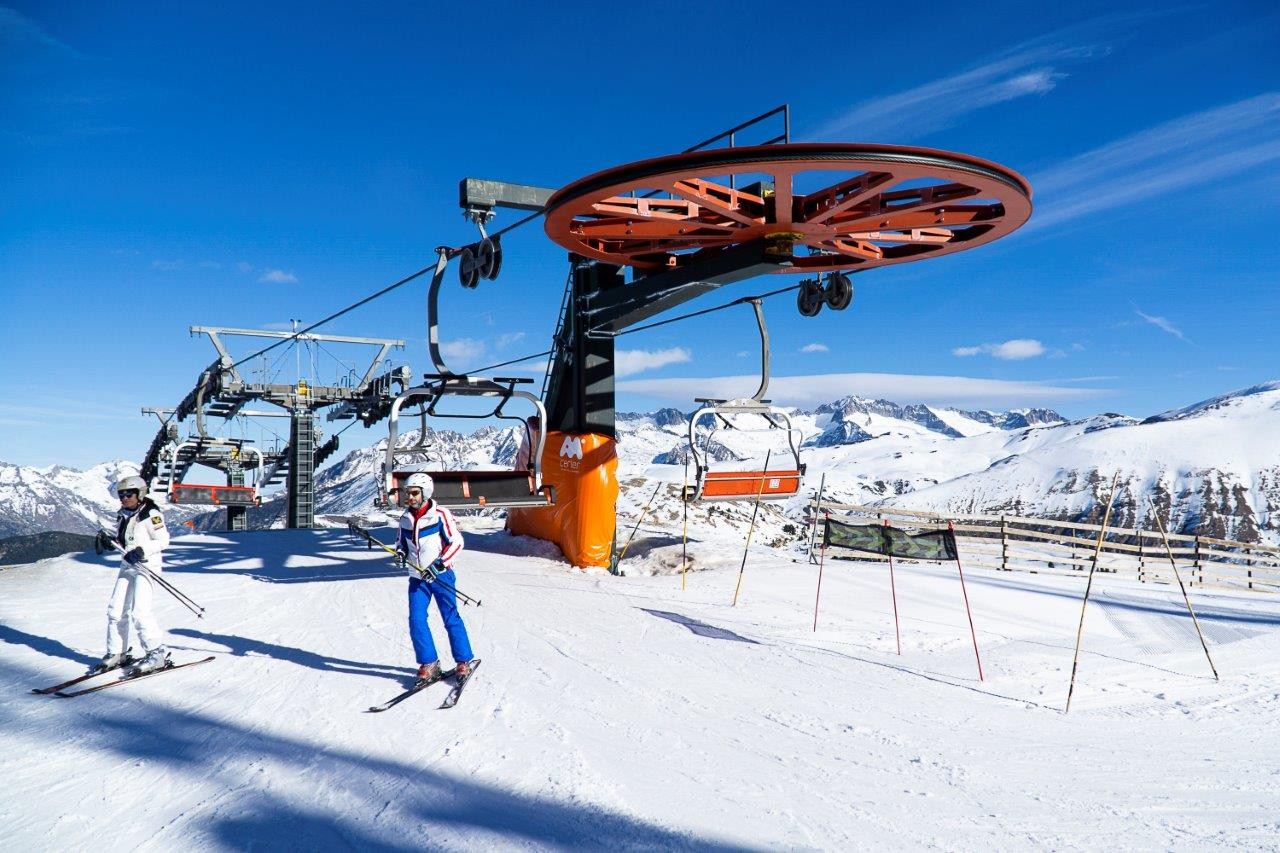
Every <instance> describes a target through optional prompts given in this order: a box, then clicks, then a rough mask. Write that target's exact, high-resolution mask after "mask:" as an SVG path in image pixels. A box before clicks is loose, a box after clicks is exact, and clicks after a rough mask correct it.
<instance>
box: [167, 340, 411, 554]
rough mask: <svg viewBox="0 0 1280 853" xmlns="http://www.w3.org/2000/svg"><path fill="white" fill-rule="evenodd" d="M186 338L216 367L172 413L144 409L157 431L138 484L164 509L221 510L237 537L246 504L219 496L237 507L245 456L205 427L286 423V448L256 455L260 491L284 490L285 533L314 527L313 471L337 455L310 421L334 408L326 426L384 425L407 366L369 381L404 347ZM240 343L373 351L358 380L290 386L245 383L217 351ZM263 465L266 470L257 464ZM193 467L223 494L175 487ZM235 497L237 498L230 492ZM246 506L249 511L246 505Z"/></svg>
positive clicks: (238, 445)
mask: <svg viewBox="0 0 1280 853" xmlns="http://www.w3.org/2000/svg"><path fill="white" fill-rule="evenodd" d="M191 334H192V335H197V334H205V335H208V336H209V339H210V341H211V342H212V343H213V346H214V348H215V349H216V350H217V351H218V359H217V360H216V361H214V362H213V363H212V364H211V365H210V366H209V367H208V368H206V369H205V370H204V371H203V372H202V373H201V374H200V378H199V380H198V381H197V383H196V387H195V388H194V389H193V390H192V391H191V392H189V393H188V394H187V396H186V397H185V398H184V399H183V401H182V402H181V403H180V404H179V405H178V407H177V408H175V409H144V410H143V411H144V413H146V412H149V413H153V414H156V415H158V416H160V417H161V426H160V431H159V432H158V433H157V435H156V437H155V439H154V440H153V441H152V444H151V448H150V449H149V450H148V452H147V455H146V458H145V459H144V461H143V464H142V472H141V473H142V476H143V477H144V478H145V479H147V480H148V481H149V482H150V481H152V480H157V481H159V483H160V488H159V489H156V491H162V492H164V493H166V494H167V495H168V496H169V499H170V501H172V502H177V503H196V504H201V505H210V506H224V505H225V506H226V507H227V529H228V530H240V529H244V527H245V525H246V511H247V505H248V504H247V503H238V504H236V505H232V504H231V503H229V502H227V501H225V500H220V497H221V496H222V493H223V489H224V488H225V489H226V493H227V494H228V495H234V496H237V499H239V498H240V497H241V496H242V495H243V493H244V492H246V491H250V490H248V489H246V488H245V486H244V481H245V470H244V465H243V461H242V454H243V452H244V451H246V450H250V449H251V448H250V447H249V446H248V445H249V444H250V443H249V442H248V441H246V440H243V439H222V438H216V437H214V436H211V435H210V434H209V432H208V430H207V428H206V420H207V419H208V418H211V417H219V418H222V419H223V420H224V421H226V420H229V419H230V418H232V417H235V416H237V415H244V416H249V417H288V418H289V444H288V446H286V447H284V448H282V449H279V450H278V451H275V452H272V453H270V454H263V453H262V452H261V451H258V450H257V449H256V448H253V449H252V452H253V453H256V454H258V460H259V462H260V473H259V475H258V482H257V486H258V487H259V488H260V487H262V486H266V485H272V484H274V483H278V482H281V481H282V480H283V481H284V482H285V491H286V496H287V506H286V512H285V524H286V526H287V527H289V528H310V527H313V526H314V525H315V471H316V468H317V467H318V466H319V465H320V464H321V463H323V462H324V460H325V459H326V458H327V457H328V456H329V455H330V454H332V453H334V452H336V451H337V449H338V441H337V436H336V435H335V436H334V437H333V438H331V439H330V440H329V441H328V442H325V443H324V444H320V443H319V439H320V436H321V433H320V429H319V427H318V426H317V424H316V415H317V413H318V412H319V411H320V410H322V409H324V408H326V407H330V406H333V407H335V408H333V409H332V410H331V411H330V412H329V419H330V420H341V419H348V420H350V419H358V420H360V421H361V422H363V423H364V424H365V425H366V426H368V425H370V424H372V423H375V422H376V421H378V420H380V419H382V418H384V417H386V415H387V412H388V411H389V410H390V406H391V402H392V401H393V400H394V399H395V396H396V393H395V389H396V387H397V386H398V387H399V388H400V390H403V389H404V388H405V387H406V386H407V385H408V384H409V379H410V376H411V375H412V374H411V371H410V369H409V367H408V366H407V365H405V366H402V367H399V368H395V369H392V370H388V371H386V372H385V373H383V374H381V375H378V376H375V375H374V372H375V371H376V370H377V368H378V365H379V364H381V363H382V361H383V359H384V358H386V356H387V354H388V353H389V352H390V351H391V349H392V348H397V349H404V346H405V342H404V341H402V340H391V339H384V338H365V337H350V336H345V335H320V334H314V333H310V332H305V331H304V332H275V331H265V330H261V329H234V328H226V327H214V326H192V327H191ZM226 335H236V336H245V337H256V338H267V339H275V340H277V341H278V342H283V341H285V340H293V341H298V342H301V341H309V342H317V343H320V342H325V343H330V342H331V343H343V344H367V345H373V346H377V347H379V349H378V353H377V355H376V356H374V358H373V360H372V361H371V362H370V364H369V367H368V368H367V369H366V370H365V372H364V375H363V376H361V377H360V378H359V379H358V380H353V381H351V382H349V383H347V384H339V385H310V384H308V383H307V382H306V380H305V379H303V378H302V377H299V378H298V381H297V382H296V383H294V384H283V383H269V382H267V377H266V376H265V375H264V376H263V377H262V381H259V382H254V381H249V382H246V381H245V379H244V377H243V376H242V375H241V374H240V372H239V371H238V370H237V366H238V365H237V362H236V361H235V359H234V358H232V356H231V354H230V353H229V352H228V351H227V348H226V346H225V345H224V343H223V340H222V337H223V336H226ZM250 402H262V403H269V404H271V405H274V406H278V407H280V409H282V410H283V411H274V410H267V411H252V412H251V411H248V410H246V409H245V408H244V407H245V406H246V405H247V404H248V403H250ZM188 417H194V423H195V430H194V434H193V435H192V437H191V438H190V439H188V440H187V441H182V440H180V436H179V433H178V429H177V423H179V422H181V421H183V420H185V419H186V418H188ZM262 463H265V464H262ZM195 464H202V465H206V466H209V467H213V468H217V469H218V470H220V471H222V472H223V473H224V475H225V477H226V481H227V482H226V487H219V486H201V487H191V486H187V485H186V484H183V483H182V482H181V480H182V478H183V475H184V474H185V473H186V471H187V470H188V469H189V468H190V467H191V466H192V465H195ZM237 488H238V489H240V490H241V491H239V492H237V491H236V489H237ZM249 503H252V501H250V502H249Z"/></svg>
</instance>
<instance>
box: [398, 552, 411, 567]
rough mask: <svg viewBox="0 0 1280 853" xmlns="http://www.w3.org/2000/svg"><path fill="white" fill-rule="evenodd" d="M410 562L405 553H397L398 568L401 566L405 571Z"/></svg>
mask: <svg viewBox="0 0 1280 853" xmlns="http://www.w3.org/2000/svg"><path fill="white" fill-rule="evenodd" d="M408 561H409V557H408V556H407V555H406V554H405V553H404V551H397V552H396V565H397V566H399V567H400V568H402V569H403V568H404V567H405V565H406V564H407V563H408Z"/></svg>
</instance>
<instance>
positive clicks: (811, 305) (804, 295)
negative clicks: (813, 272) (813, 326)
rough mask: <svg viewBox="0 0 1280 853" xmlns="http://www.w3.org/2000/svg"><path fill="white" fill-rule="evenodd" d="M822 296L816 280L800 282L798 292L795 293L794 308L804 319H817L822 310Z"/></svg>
mask: <svg viewBox="0 0 1280 853" xmlns="http://www.w3.org/2000/svg"><path fill="white" fill-rule="evenodd" d="M823 301H824V296H823V294H822V285H820V284H818V280H817V279H805V280H804V281H802V282H800V290H799V292H797V293H796V307H797V308H799V309H800V313H801V314H803V315H804V316H806V317H817V316H818V312H819V311H821V310H822V303H823Z"/></svg>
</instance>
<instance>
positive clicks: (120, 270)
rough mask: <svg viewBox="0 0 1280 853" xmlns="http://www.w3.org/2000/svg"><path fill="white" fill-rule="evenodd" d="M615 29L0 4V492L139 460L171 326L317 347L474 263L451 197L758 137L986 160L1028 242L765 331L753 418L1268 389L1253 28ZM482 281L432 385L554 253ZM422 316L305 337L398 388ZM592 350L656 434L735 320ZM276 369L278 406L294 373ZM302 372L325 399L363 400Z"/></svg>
mask: <svg viewBox="0 0 1280 853" xmlns="http://www.w3.org/2000/svg"><path fill="white" fill-rule="evenodd" d="M635 8H636V9H638V10H639V11H635V12H630V11H625V10H624V9H623V7H622V6H621V4H600V5H597V6H593V7H583V6H581V5H577V6H574V5H572V4H556V5H554V6H553V5H551V4H546V5H545V6H543V5H541V4H507V3H489V4H485V5H484V6H483V7H475V6H468V5H462V4H452V5H441V4H430V5H429V6H428V5H422V4H386V5H382V6H380V7H378V8H377V9H375V10H372V11H371V10H369V9H356V8H354V7H350V6H349V5H345V4H295V5H291V4H269V7H268V8H264V7H263V5H262V4H253V5H249V4H243V5H240V4H217V5H209V6H207V7H204V8H197V7H195V6H194V5H193V4H156V5H150V4H145V3H139V4H129V5H127V6H124V7H121V6H118V5H114V4H90V3H56V2H55V3H50V2H43V3H39V4H10V5H5V6H0V291H2V292H3V296H4V306H3V308H2V309H0V312H2V313H0V332H2V334H0V460H3V461H6V462H11V463H19V464H30V465H51V464H64V465H71V466H75V467H84V466H88V465H91V464H94V463H96V462H99V461H103V460H106V459H113V458H126V459H140V458H141V456H142V454H143V453H144V451H145V449H146V446H147V443H148V442H149V441H150V438H151V436H152V435H153V434H154V432H155V428H156V422H155V420H154V419H153V418H147V417H144V416H142V415H141V414H139V409H140V408H141V407H143V406H172V405H174V404H175V403H176V402H177V401H178V400H179V399H181V398H182V396H183V395H185V394H186V393H187V391H189V390H190V389H191V388H192V387H193V386H194V384H195V380H196V378H197V376H198V374H199V372H200V370H201V369H202V368H203V367H205V366H206V365H208V364H209V363H210V362H211V361H212V360H213V358H214V355H215V353H214V350H213V348H212V347H211V346H210V344H209V342H208V340H207V339H205V338H202V337H191V336H190V335H189V334H188V331H187V330H188V327H189V326H192V325H222V326H235V327H242V328H271V329H280V328H288V327H289V326H290V321H291V320H293V319H299V320H301V321H303V322H304V323H310V322H314V321H315V320H318V319H320V318H322V317H324V316H326V315H328V314H331V313H333V312H334V311H337V310H339V309H341V308H343V307H345V306H347V305H349V304H351V303H353V302H355V301H357V300H358V299H360V298H362V297H364V296H366V295H368V294H370V293H373V292H375V291H377V290H379V289H381V288H382V287H384V286H386V285H387V284H389V283H391V282H393V281H395V280H397V279H399V278H400V277H402V276H404V275H405V274H407V273H410V272H412V271H414V270H417V269H419V268H421V267H423V266H425V265H427V264H428V263H429V262H431V260H432V259H433V251H432V250H433V248H434V247H435V246H437V245H441V244H452V245H459V244H462V243H465V242H470V241H471V240H473V239H475V231H474V227H473V226H471V225H469V224H467V223H466V222H465V221H463V219H462V218H461V216H460V214H459V211H458V208H457V202H456V197H457V190H456V186H457V182H458V180H459V179H460V178H462V177H465V176H475V177H487V178H498V179H503V180H510V181H515V182H521V183H529V184H535V185H540V186H547V187H557V186H562V185H564V184H566V183H568V182H569V181H572V180H574V179H576V178H578V177H581V176H583V175H586V174H588V173H590V172H594V171H596V170H599V169H602V168H607V167H609V166H614V165H619V164H622V163H626V162H629V161H633V160H637V159H641V158H645V157H650V156H657V155H661V154H668V153H674V152H677V151H679V150H681V149H683V148H685V147H687V146H689V145H691V144H693V143H694V142H697V141H699V140H701V139H703V138H705V137H707V136H710V135H712V134H713V133H716V132H717V131H719V130H720V129H722V128H724V127H727V126H729V125H732V124H734V123H736V122H738V121H740V120H742V119H744V118H748V117H750V116H753V115H755V114H757V113H760V112H763V111H764V110H767V109H769V108H772V107H774V106H776V105H778V104H781V103H789V104H790V105H791V109H792V130H793V138H795V139H796V140H813V141H848V142H859V141H866V142H889V143H900V144H909V145H925V146H930V147H937V148H944V149H949V150H953V151H958V152H963V153H967V154H972V155H976V156H980V157H985V158H988V159H991V160H995V161H997V162H999V163H1002V164H1004V165H1006V166H1009V167H1011V168H1013V169H1016V170H1018V171H1019V172H1021V173H1022V174H1024V175H1025V176H1027V177H1028V178H1029V179H1030V181H1031V183H1032V186H1033V188H1034V191H1035V204H1036V211H1035V213H1034V215H1033V216H1032V219H1031V221H1030V222H1029V223H1028V225H1027V226H1025V227H1024V228H1023V229H1022V230H1021V231H1020V232H1018V233H1016V234H1014V235H1012V236H1010V237H1008V238H1006V239H1004V240H1002V241H999V242H997V243H994V244H992V245H990V246H985V247H981V248H978V249H975V250H973V251H971V252H964V253H960V254H955V255H951V256H948V257H945V258H939V259H937V260H931V261H924V262H921V263H916V264H906V265H900V266H893V267H887V268H884V269H880V270H872V271H869V272H867V273H865V274H863V275H859V276H856V277H855V279H854V282H855V286H856V295H855V298H854V303H853V306H852V307H851V308H850V309H849V310H848V311H845V312H843V313H835V312H830V311H825V312H823V313H822V314H821V315H819V316H818V317H817V318H812V319H806V318H802V317H800V316H799V314H798V313H797V312H796V310H795V305H794V299H793V298H792V297H791V296H790V295H787V296H783V297H778V298H776V299H772V300H769V301H767V302H766V313H767V316H768V319H769V328H770V335H771V338H772V340H773V346H774V355H773V367H774V375H775V383H774V386H773V395H772V396H773V397H774V398H775V399H776V400H778V401H779V402H782V403H794V404H802V405H811V404H813V403H815V402H820V401H822V400H827V399H832V398H834V397H836V396H840V395H842V394H845V393H860V394H864V395H868V396H882V397H887V398H890V399H893V400H896V401H898V402H902V403H913V402H932V403H940V404H951V405H960V406H964V407H973V408H977V407H988V408H1010V407H1016V406H1048V407H1052V408H1055V409H1057V410H1059V411H1061V412H1063V413H1064V414H1066V415H1068V416H1083V415H1086V414H1091V413H1094V412H1098V411H1121V412H1126V413H1129V414H1133V415H1139V416H1144V415H1148V414H1151V413H1153V412H1157V411H1161V410H1164V409H1167V408H1172V407H1176V406H1182V405H1186V404H1188V403H1191V402H1193V401H1195V400H1198V399H1202V398H1205V397H1208V396H1212V395H1214V394H1218V393H1222V392H1224V391H1228V390H1231V389H1234V388H1239V387H1244V386H1247V385H1251V384H1255V383H1258V382H1263V381H1267V380H1272V379H1276V378H1280V365H1277V362H1276V353H1277V352H1278V351H1280V347H1277V345H1276V343H1275V330H1276V329H1277V326H1278V325H1280V298H1278V297H1277V293H1276V284H1277V279H1278V278H1280V274H1278V273H1277V269H1280V240H1277V239H1276V237H1275V235H1274V221H1275V219H1276V214H1277V212H1278V210H1280V204H1277V197H1280V58H1278V56H1280V51H1277V50H1276V49H1275V46H1276V44H1277V43H1280V12H1277V11H1276V10H1275V7H1274V5H1273V4H1269V3H1247V2H1215V3H1213V4H1200V5H1184V6H1179V7H1175V8H1160V7H1158V6H1154V5H1133V6H1128V5H1126V4H1123V3H1114V2H1108V3H1079V4H1043V5H1036V4H1027V3H1002V2H993V3H984V4H974V5H970V6H968V7H966V9H965V10H964V13H963V14H960V13H958V12H956V11H955V10H953V9H952V8H951V7H946V11H945V12H938V13H936V14H934V13H928V14H914V15H911V16H910V18H911V20H910V21H908V20H907V18H908V16H906V15H902V14H898V13H893V12H892V10H887V11H881V10H874V9H873V10H867V9H866V8H865V7H854V6H852V5H849V4H839V3H792V4H788V5H787V6H786V8H785V11H780V8H781V7H779V6H778V5H777V4H776V3H752V2H738V3H701V4H700V3H680V4H676V3H664V2H657V3H648V4H644V5H643V6H637V7H635ZM940 8H941V7H940ZM477 10H482V12H481V11H477ZM516 218H518V217H517V216H516V215H515V214H514V213H511V212H505V213H503V214H501V215H500V218H499V219H498V220H497V222H496V223H495V226H494V227H501V226H503V225H505V224H510V223H511V222H514V221H515V219H516ZM504 249H505V265H504V270H503V273H502V276H501V277H500V278H499V280H498V281H496V282H492V283H490V282H485V283H483V284H482V286H481V288H480V289H478V290H476V291H463V290H462V289H461V288H459V287H458V286H457V285H456V284H454V283H453V281H454V280H453V278H452V275H451V276H450V282H449V286H448V287H447V289H446V292H445V296H444V299H443V311H444V314H445V317H444V326H443V328H442V337H443V339H444V340H445V342H446V344H447V347H448V352H449V353H450V354H451V357H450V366H451V367H453V368H454V369H458V370H463V369H467V368H468V367H478V366H481V365H484V364H489V363H493V362H497V361H500V360H503V359H504V358H514V357H518V356H521V355H526V354H529V353H533V352H538V351H540V350H544V349H546V348H547V346H548V342H549V337H550V335H551V333H552V331H553V328H554V324H555V319H556V316H555V315H556V310H557V307H558V305H559V300H560V297H561V293H562V290H563V286H564V278H565V272H566V270H565V265H564V261H563V258H564V252H563V250H561V249H559V248H558V247H556V246H555V245H554V244H552V243H551V242H550V241H549V240H548V239H547V238H546V237H545V235H544V234H543V233H542V230H541V227H540V226H538V225H534V224H531V225H528V226H525V227H524V228H521V229H519V230H518V231H515V232H513V233H512V234H511V235H509V237H508V239H507V240H506V242H505V243H504ZM778 286H781V283H780V282H778V281H777V280H776V279H770V280H767V281H762V280H756V281H754V282H747V283H743V284H739V285H735V286H733V287H732V288H726V289H724V290H722V291H720V292H719V293H718V294H716V295H713V296H711V297H708V298H706V299H704V300H703V301H701V302H698V303H692V304H690V305H689V306H688V307H689V308H691V309H693V308H698V307H703V306H709V305H714V304H719V303H720V302H724V301H728V300H729V299H731V298H736V297H738V296H744V295H748V294H750V293H756V292H763V291H766V290H770V289H774V288H776V287H778ZM424 296H425V282H419V283H415V284H412V285H408V286H406V287H404V288H401V289H399V290H397V291H395V292H394V293H392V294H390V295H388V296H386V297H383V298H381V299H379V300H376V301H374V302H372V303H370V304H369V305H367V306H365V307H363V308H361V309H358V310H356V311H353V312H351V313H350V314H347V315H345V316H343V317H342V318H340V319H339V320H337V321H335V322H333V323H332V324H330V325H328V326H326V327H324V328H323V329H322V330H321V331H324V332H328V333H332V334H343V335H361V336H374V337H392V338H403V339H405V340H407V341H408V342H409V346H408V347H407V349H406V350H405V351H404V352H403V353H399V354H397V356H396V358H395V361H396V363H403V362H408V363H410V364H412V365H413V368H414V370H415V372H421V371H423V370H425V369H427V368H428V364H429V362H428V359H427V357H426V352H425V324H424ZM261 343H262V342H257V341H239V342H235V346H236V347H238V350H236V354H237V355H246V354H248V353H249V352H252V351H253V350H255V349H257V348H258V347H259V346H260V345H261ZM618 345H619V348H620V350H621V351H622V352H621V353H620V358H619V364H620V368H621V369H623V370H625V371H627V375H625V376H623V377H621V378H620V382H621V386H620V387H621V392H620V399H619V407H620V408H622V409H631V410H643V409H650V408H654V407H656V406H659V405H677V406H680V407H683V408H686V409H687V408H689V405H690V403H691V402H692V397H694V396H701V395H706V394H708V393H715V392H716V391H718V390H721V389H723V388H726V387H730V388H732V387H733V384H732V382H729V383H727V384H726V381H725V379H724V378H725V377H733V376H743V375H747V374H750V373H752V372H753V371H754V370H755V369H756V362H757V355H756V352H757V339H756V332H755V328H754V322H753V320H752V317H751V313H750V311H749V309H747V308H737V309H734V310H732V311H729V312H720V313H717V314H713V315H710V316H709V317H707V318H704V319H700V320H692V321H689V322H687V323H678V324H672V325H669V326H664V327H662V328H659V329H654V330H652V331H648V332H641V333H638V334H634V335H631V336H628V337H626V338H622V339H620V340H619V342H618ZM368 354H369V356H371V355H372V352H371V351H370V352H369V353H368ZM276 355H277V353H273V354H272V357H271V360H270V363H269V364H267V365H266V367H267V369H268V370H269V371H270V372H272V373H274V374H275V375H276V376H277V377H278V378H280V379H283V380H286V381H287V380H288V379H291V378H293V374H294V372H295V371H296V369H297V365H298V362H299V360H300V359H299V357H298V356H297V355H296V354H294V353H287V354H285V353H280V355H283V356H284V358H282V359H276V357H275V356H276ZM310 355H315V362H316V375H317V378H318V379H320V380H321V381H326V382H333V381H336V380H335V377H336V376H337V375H339V374H342V375H345V374H347V373H349V372H350V370H352V369H353V368H354V367H358V368H359V369H361V370H363V368H364V366H365V364H364V363H363V362H362V361H361V359H362V358H364V355H363V354H362V353H361V352H354V351H352V352H347V351H342V352H337V353H334V352H323V353H314V354H310ZM335 355H336V357H335ZM342 362H345V364H342ZM309 371H310V367H304V373H306V372H309ZM740 382H742V383H745V385H746V387H742V388H741V390H743V391H747V392H749V391H751V390H753V389H754V381H753V380H746V379H744V380H740ZM282 424H283V422H276V423H274V424H273V423H265V425H261V424H250V425H236V426H234V427H233V430H236V432H235V433H234V434H241V433H240V432H238V431H239V430H244V433H243V434H246V435H249V436H250V437H254V438H259V439H263V440H265V439H269V438H270V433H269V429H275V430H276V431H277V432H280V431H283V430H282ZM326 426H327V425H326ZM380 434H381V431H380V430H377V429H375V430H364V428H363V427H359V426H357V427H355V428H353V429H351V430H349V431H348V432H347V433H345V434H344V436H343V441H344V447H345V448H350V447H352V446H358V445H360V444H365V443H369V442H370V441H372V440H374V439H375V438H376V437H378V436H379V435H380Z"/></svg>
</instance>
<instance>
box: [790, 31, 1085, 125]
mask: <svg viewBox="0 0 1280 853" xmlns="http://www.w3.org/2000/svg"><path fill="white" fill-rule="evenodd" d="M1104 53H1106V51H1105V50H1104V49H1099V48H1092V47H1085V48H1071V47H1066V46H1064V45H1041V46H1036V47H1030V48H1024V49H1020V50H1017V51H1016V52H1013V53H1009V54H1006V55H1004V56H1001V57H998V58H996V59H994V60H992V61H990V62H987V63H986V64H983V65H979V66H977V67H976V68H971V69H969V70H967V71H963V72H961V73H959V74H954V75H952V76H950V77H944V78H941V79H939V80H934V81H932V82H930V83H925V84H923V85H920V86H916V87H915V88H912V89H906V90H904V91H902V92H898V93H896V94H893V95H886V96H884V97H881V98H876V99H874V100H870V101H863V102H862V103H860V104H858V105H857V106H855V107H853V108H852V109H851V110H848V111H847V112H845V113H844V114H843V115H840V116H838V117H836V118H834V119H832V120H831V121H829V122H827V123H826V124H824V125H822V126H820V127H819V128H818V129H817V130H815V131H814V132H813V133H812V134H809V136H810V138H813V139H841V138H846V137H849V136H850V135H851V134H852V135H853V136H855V137H856V138H858V139H864V140H882V141H896V140H900V139H902V138H906V137H912V136H921V135H923V134H926V133H929V132H930V131H934V130H939V129H941V128H945V127H948V126H950V125H952V124H954V123H955V122H956V121H957V120H958V119H959V118H960V117H961V116H963V115H965V114H966V113H971V112H974V111H975V110H980V109H982V108H984V107H989V106H994V105H995V104H1001V103H1005V102H1006V101H1012V100H1015V99H1017V98H1024V97H1028V96H1031V95H1044V94H1045V93H1047V92H1050V91H1052V90H1053V89H1054V88H1055V87H1056V86H1057V85H1058V83H1059V81H1061V80H1063V79H1065V78H1066V77H1067V74H1066V72H1064V71H1060V70H1059V66H1060V65H1062V64H1066V63H1073V62H1080V61H1083V60H1086V59H1091V58H1093V57H1095V56H1099V55H1102V54H1104Z"/></svg>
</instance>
